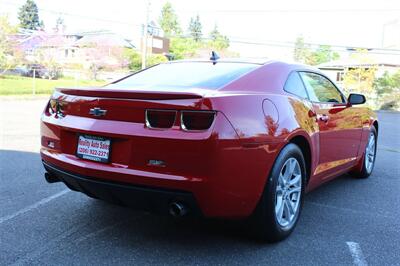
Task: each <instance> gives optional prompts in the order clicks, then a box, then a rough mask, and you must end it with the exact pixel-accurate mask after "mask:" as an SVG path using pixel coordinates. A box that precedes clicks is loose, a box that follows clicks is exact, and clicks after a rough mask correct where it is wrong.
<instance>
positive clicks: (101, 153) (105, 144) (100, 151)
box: [76, 135, 111, 163]
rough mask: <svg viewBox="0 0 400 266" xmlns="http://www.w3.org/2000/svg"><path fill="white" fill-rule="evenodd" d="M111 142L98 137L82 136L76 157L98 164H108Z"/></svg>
mask: <svg viewBox="0 0 400 266" xmlns="http://www.w3.org/2000/svg"><path fill="white" fill-rule="evenodd" d="M110 145H111V141H110V140H109V139H106V138H102V137H97V136H88V135H80V136H79V139H78V148H77V152H76V155H77V156H78V157H79V158H83V159H88V160H92V161H96V162H103V163H106V162H108V159H109V156H110Z"/></svg>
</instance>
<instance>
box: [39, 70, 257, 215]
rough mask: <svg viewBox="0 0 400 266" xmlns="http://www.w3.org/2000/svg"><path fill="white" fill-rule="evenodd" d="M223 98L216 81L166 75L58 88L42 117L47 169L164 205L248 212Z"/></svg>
mask: <svg viewBox="0 0 400 266" xmlns="http://www.w3.org/2000/svg"><path fill="white" fill-rule="evenodd" d="M235 78H237V77H235ZM139 87H140V88H139ZM143 87H144V88H143ZM220 99H221V95H220V94H219V92H218V90H217V89H215V88H212V89H204V88H203V89H201V88H200V89H199V88H196V87H194V86H191V87H190V88H187V87H186V88H184V89H183V88H178V89H177V88H171V87H170V85H168V84H166V85H165V84H163V85H162V86H158V85H157V86H155V85H154V84H153V85H152V88H151V89H149V87H146V86H144V85H142V86H139V85H132V84H129V82H128V83H127V84H125V85H124V82H118V83H116V84H112V85H110V86H107V87H104V88H98V89H57V90H56V91H55V93H54V94H53V95H52V97H51V99H50V101H49V103H48V105H47V107H46V109H45V110H44V112H43V114H42V121H41V145H42V148H41V156H42V160H43V164H44V167H45V169H46V171H47V173H46V178H47V180H48V181H49V182H57V181H62V182H64V183H65V184H66V185H67V186H68V187H69V188H71V189H72V190H76V191H80V192H83V193H85V194H87V195H89V196H91V197H94V198H99V199H103V200H107V201H110V202H114V203H117V204H120V205H126V206H132V207H135V208H140V209H146V210H151V211H155V212H159V213H171V214H173V215H178V216H181V215H186V214H188V215H205V216H208V217H242V216H247V215H249V212H251V211H252V209H253V208H254V200H253V199H251V198H252V197H251V195H250V194H251V191H249V189H248V185H247V184H243V182H242V181H243V180H242V179H243V178H246V177H245V174H242V175H243V176H242V177H241V178H242V179H241V178H237V177H235V174H236V175H237V174H238V173H243V169H244V167H245V165H244V164H245V162H244V160H241V152H240V150H241V143H240V138H239V136H238V134H237V132H236V131H235V129H234V128H233V127H232V125H231V123H230V122H229V120H228V119H227V117H226V116H225V115H224V113H223V110H219V109H218V108H217V109H216V108H215V106H216V102H218V101H220ZM233 162H234V163H233ZM250 172H251V170H250Z"/></svg>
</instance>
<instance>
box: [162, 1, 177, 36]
mask: <svg viewBox="0 0 400 266" xmlns="http://www.w3.org/2000/svg"><path fill="white" fill-rule="evenodd" d="M159 23H160V26H161V28H162V29H163V31H164V33H165V35H166V36H172V35H179V34H181V33H182V30H181V27H180V26H179V22H178V16H177V15H176V13H175V10H174V9H173V7H172V4H171V3H170V2H167V3H165V5H164V6H163V7H162V9H161V16H160V18H159Z"/></svg>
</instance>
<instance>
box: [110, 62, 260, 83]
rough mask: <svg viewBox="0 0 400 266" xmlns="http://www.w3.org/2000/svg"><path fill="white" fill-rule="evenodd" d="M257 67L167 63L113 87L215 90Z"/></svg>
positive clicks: (250, 65) (225, 64) (139, 73)
mask: <svg viewBox="0 0 400 266" xmlns="http://www.w3.org/2000/svg"><path fill="white" fill-rule="evenodd" d="M257 67H259V66H258V65H256V64H247V63H222V62H221V63H217V64H215V65H213V64H212V63H211V62H176V63H167V64H160V65H157V66H154V67H151V68H149V69H146V70H144V71H142V72H138V73H136V74H134V75H132V76H130V77H128V78H126V79H123V80H121V81H119V82H117V83H115V85H117V86H118V87H123V88H129V87H138V86H140V87H170V86H171V87H183V88H184V87H196V88H207V89H217V88H220V87H222V86H224V85H225V84H227V83H229V82H231V81H233V80H235V79H237V78H238V77H240V76H241V75H243V74H245V73H247V72H249V71H251V70H253V69H255V68H257Z"/></svg>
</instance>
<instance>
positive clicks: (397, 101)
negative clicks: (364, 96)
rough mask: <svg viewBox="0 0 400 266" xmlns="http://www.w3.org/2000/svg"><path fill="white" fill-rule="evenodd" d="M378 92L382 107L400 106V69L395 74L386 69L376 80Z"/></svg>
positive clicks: (396, 107) (392, 107)
mask: <svg viewBox="0 0 400 266" xmlns="http://www.w3.org/2000/svg"><path fill="white" fill-rule="evenodd" d="M374 88H375V89H376V93H377V94H378V103H379V105H380V108H381V109H399V108H400V70H398V71H397V72H395V73H393V74H389V72H387V71H385V73H383V75H382V76H381V77H379V78H377V79H376V80H375V82H374Z"/></svg>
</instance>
